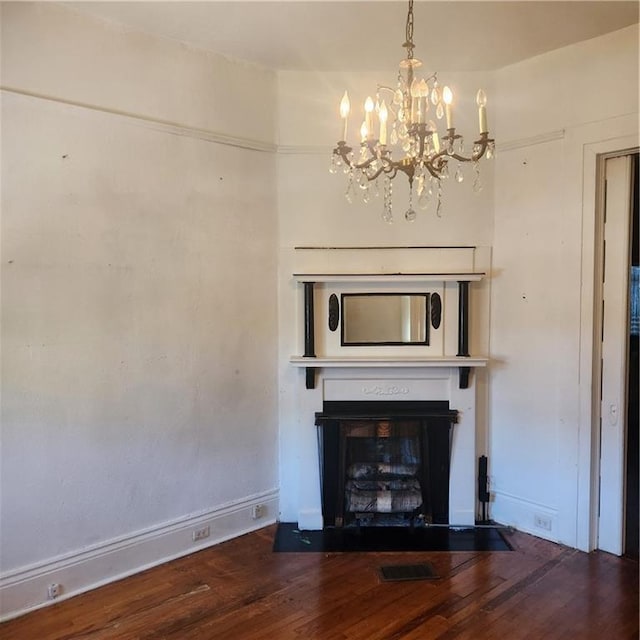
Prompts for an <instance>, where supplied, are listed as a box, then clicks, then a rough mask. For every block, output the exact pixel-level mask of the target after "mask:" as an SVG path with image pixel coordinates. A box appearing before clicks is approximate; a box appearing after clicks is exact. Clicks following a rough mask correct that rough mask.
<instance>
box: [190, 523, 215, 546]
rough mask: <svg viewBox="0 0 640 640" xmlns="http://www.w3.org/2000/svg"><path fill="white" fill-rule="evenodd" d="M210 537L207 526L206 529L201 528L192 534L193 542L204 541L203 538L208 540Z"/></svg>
mask: <svg viewBox="0 0 640 640" xmlns="http://www.w3.org/2000/svg"><path fill="white" fill-rule="evenodd" d="M210 535H211V528H210V527H209V525H207V526H206V527H202V528H201V529H194V530H193V533H192V536H193V541H194V542H197V541H198V540H204V539H205V538H208V537H209V536H210Z"/></svg>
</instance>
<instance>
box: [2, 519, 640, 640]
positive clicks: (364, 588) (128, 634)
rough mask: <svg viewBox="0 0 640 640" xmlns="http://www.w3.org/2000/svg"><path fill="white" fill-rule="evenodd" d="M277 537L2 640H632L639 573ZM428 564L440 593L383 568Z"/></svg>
mask: <svg viewBox="0 0 640 640" xmlns="http://www.w3.org/2000/svg"><path fill="white" fill-rule="evenodd" d="M274 534H275V527H273V526H271V527H267V528H265V529H262V530H260V531H257V532H254V533H252V534H249V535H246V536H242V537H240V538H236V539H234V540H230V541H228V542H226V543H223V544H220V545H218V546H215V547H211V548H209V549H206V550H203V551H200V552H198V553H195V554H192V555H190V556H186V557H184V558H181V559H179V560H176V561H174V562H170V563H167V564H165V565H163V566H161V567H157V568H155V569H151V570H149V571H145V572H143V573H140V574H137V575H135V576H132V577H130V578H127V579H125V580H121V581H119V582H117V583H114V584H110V585H107V586H105V587H102V588H100V589H97V590H95V591H92V592H90V593H86V594H83V595H80V596H77V597H75V598H72V599H70V600H67V601H65V602H60V603H58V604H55V605H53V606H51V607H48V608H46V609H42V610H39V611H35V612H33V613H30V614H28V615H25V616H23V617H21V618H17V619H15V620H11V621H8V622H5V623H4V624H2V625H0V637H1V638H2V640H209V639H211V640H226V639H229V640H297V639H301V640H302V639H304V640H454V639H455V640H466V639H469V640H471V639H473V640H477V639H481V640H502V639H503V638H509V640H520V639H532V640H538V639H539V638H544V639H545V640H554V639H556V638H557V639H558V640H559V639H560V638H562V639H563V640H564V639H566V638H570V639H571V640H581V639H583V638H584V639H586V640H589V639H590V638H598V639H599V638H602V637H606V638H615V639H616V640H627V639H628V640H631V639H632V638H638V631H639V624H638V613H639V611H638V563H637V561H632V560H629V559H625V558H617V557H614V556H611V555H609V554H605V553H599V552H596V553H592V554H585V553H581V552H579V551H575V550H573V549H568V548H566V547H562V546H561V545H556V544H553V543H550V542H547V541H545V540H540V539H537V538H534V537H532V536H528V535H526V534H522V533H518V532H512V533H510V534H509V541H510V543H511V544H512V546H513V549H514V550H513V551H510V552H505V551H501V552H453V553H444V552H439V553H426V552H411V553H311V552H305V553H273V552H272V550H271V548H272V544H273V536H274ZM421 562H429V563H431V564H432V565H433V567H434V569H435V572H436V573H437V575H438V576H439V577H438V578H436V579H434V580H425V581H415V582H384V581H382V580H381V579H380V576H379V568H380V566H382V565H389V564H417V563H421Z"/></svg>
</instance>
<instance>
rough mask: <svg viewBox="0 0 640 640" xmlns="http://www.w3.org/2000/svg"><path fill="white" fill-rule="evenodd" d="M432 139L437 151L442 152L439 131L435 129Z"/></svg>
mask: <svg viewBox="0 0 640 640" xmlns="http://www.w3.org/2000/svg"><path fill="white" fill-rule="evenodd" d="M431 141H432V142H433V148H434V150H435V152H436V153H440V138H439V137H438V132H437V131H434V132H433V135H432V136H431Z"/></svg>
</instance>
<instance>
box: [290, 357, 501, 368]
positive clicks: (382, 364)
mask: <svg viewBox="0 0 640 640" xmlns="http://www.w3.org/2000/svg"><path fill="white" fill-rule="evenodd" d="M289 362H291V364H292V365H293V366H294V367H304V368H307V367H315V368H317V369H328V368H363V367H367V368H375V369H377V368H396V367H402V368H407V367H408V368H422V367H486V366H487V363H488V362H489V358H484V357H471V356H466V357H463V356H460V357H458V356H450V357H449V356H439V357H425V358H423V357H419V356H417V357H411V356H388V357H373V356H362V357H357V356H335V357H322V356H311V357H307V356H291V358H289Z"/></svg>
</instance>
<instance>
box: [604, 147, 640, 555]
mask: <svg viewBox="0 0 640 640" xmlns="http://www.w3.org/2000/svg"><path fill="white" fill-rule="evenodd" d="M605 163H606V164H605V181H606V184H605V203H604V209H605V210H604V226H603V250H602V255H603V283H602V318H601V326H602V343H601V355H602V368H601V402H600V502H599V523H598V548H599V549H602V550H603V551H608V552H610V553H614V554H616V555H621V554H622V553H623V550H624V522H625V479H626V456H625V452H626V449H625V446H626V427H627V384H628V382H627V381H628V349H629V327H630V323H629V282H630V278H629V271H630V239H631V232H630V223H631V204H632V184H633V181H632V177H633V165H634V157H633V156H630V155H626V156H621V157H616V158H608V159H606V160H605Z"/></svg>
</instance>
